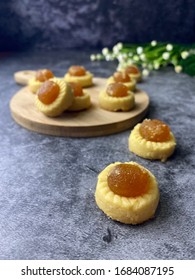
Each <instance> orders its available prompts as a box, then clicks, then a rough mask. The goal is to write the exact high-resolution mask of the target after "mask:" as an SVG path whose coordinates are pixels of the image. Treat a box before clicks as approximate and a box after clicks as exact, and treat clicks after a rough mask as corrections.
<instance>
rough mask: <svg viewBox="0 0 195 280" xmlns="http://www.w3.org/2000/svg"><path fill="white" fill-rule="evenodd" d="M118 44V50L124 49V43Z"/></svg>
mask: <svg viewBox="0 0 195 280" xmlns="http://www.w3.org/2000/svg"><path fill="white" fill-rule="evenodd" d="M116 45H117V47H118V50H122V48H123V43H121V42H119V43H117V44H116Z"/></svg>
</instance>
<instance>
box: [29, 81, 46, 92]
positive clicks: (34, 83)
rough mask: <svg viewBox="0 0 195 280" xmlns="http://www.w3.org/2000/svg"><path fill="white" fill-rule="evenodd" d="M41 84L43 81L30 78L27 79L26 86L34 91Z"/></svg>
mask: <svg viewBox="0 0 195 280" xmlns="http://www.w3.org/2000/svg"><path fill="white" fill-rule="evenodd" d="M42 84H43V82H40V81H37V80H36V79H35V78H32V79H30V80H29V81H28V88H29V89H30V91H31V92H32V93H36V92H37V90H38V89H39V88H40V86H41V85H42Z"/></svg>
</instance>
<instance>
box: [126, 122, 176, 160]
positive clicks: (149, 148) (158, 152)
mask: <svg viewBox="0 0 195 280" xmlns="http://www.w3.org/2000/svg"><path fill="white" fill-rule="evenodd" d="M140 126H141V124H140V123H139V124H137V125H136V126H135V127H134V129H133V130H132V131H131V133H130V136H129V150H130V151H131V152H133V153H135V154H136V155H138V156H140V157H143V158H146V159H159V160H161V161H162V162H164V161H166V160H167V158H168V157H170V156H171V155H172V154H173V152H174V150H175V146H176V140H175V137H174V135H173V133H172V132H171V131H170V139H169V140H167V141H165V142H155V141H149V140H146V139H145V138H143V137H142V135H141V134H140Z"/></svg>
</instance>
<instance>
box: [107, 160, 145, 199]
mask: <svg viewBox="0 0 195 280" xmlns="http://www.w3.org/2000/svg"><path fill="white" fill-rule="evenodd" d="M107 182H108V187H109V188H110V189H111V190H112V191H113V192H114V193H115V194H118V195H121V196H125V197H136V196H140V195H143V194H145V193H146V192H147V191H148V189H149V174H148V172H147V171H146V170H145V169H143V168H141V167H139V166H137V165H133V164H127V163H121V164H118V165H116V166H115V167H114V168H113V169H112V170H111V172H110V173H109V174H108V177H107Z"/></svg>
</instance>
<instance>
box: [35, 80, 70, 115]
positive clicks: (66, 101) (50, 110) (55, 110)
mask: <svg viewBox="0 0 195 280" xmlns="http://www.w3.org/2000/svg"><path fill="white" fill-rule="evenodd" d="M50 81H52V82H54V83H56V84H57V85H58V86H59V89H60V91H59V95H58V96H57V98H56V99H55V100H54V101H53V102H52V103H51V104H49V105H47V104H44V103H43V102H41V101H40V100H39V98H38V95H36V96H35V105H36V107H37V109H38V110H39V111H40V112H42V113H43V114H45V115H46V116H49V117H57V116H59V115H61V114H62V113H63V111H65V110H66V109H68V108H69V107H70V106H71V105H72V103H73V99H74V96H73V92H72V89H71V87H70V85H69V84H67V83H66V82H65V81H64V80H63V79H58V78H53V79H50ZM42 86H43V85H42Z"/></svg>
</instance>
